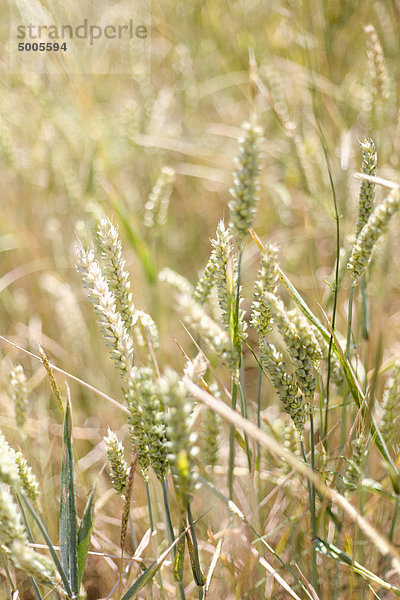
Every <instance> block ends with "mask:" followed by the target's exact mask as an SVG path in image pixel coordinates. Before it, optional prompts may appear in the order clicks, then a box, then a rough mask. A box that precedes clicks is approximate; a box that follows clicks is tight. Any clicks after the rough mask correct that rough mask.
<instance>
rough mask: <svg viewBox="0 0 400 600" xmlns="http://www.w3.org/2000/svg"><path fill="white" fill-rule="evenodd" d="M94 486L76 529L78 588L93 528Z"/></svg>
mask: <svg viewBox="0 0 400 600" xmlns="http://www.w3.org/2000/svg"><path fill="white" fill-rule="evenodd" d="M95 490H96V487H94V488H93V489H92V491H91V492H90V496H89V498H88V501H87V503H86V506H85V510H84V511H83V515H82V521H81V524H80V527H79V530H78V550H77V559H78V589H79V588H80V586H81V583H82V577H83V572H84V569H85V564H86V559H87V554H88V550H89V544H90V536H91V534H92V529H93V508H94V494H95Z"/></svg>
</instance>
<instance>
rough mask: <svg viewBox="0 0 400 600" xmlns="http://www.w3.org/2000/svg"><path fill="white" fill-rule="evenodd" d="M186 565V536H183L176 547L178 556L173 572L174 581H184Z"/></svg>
mask: <svg viewBox="0 0 400 600" xmlns="http://www.w3.org/2000/svg"><path fill="white" fill-rule="evenodd" d="M184 564H185V536H182V537H181V539H180V540H179V542H178V543H177V546H176V556H175V561H174V568H173V570H172V579H173V580H174V581H177V582H179V581H183V567H184Z"/></svg>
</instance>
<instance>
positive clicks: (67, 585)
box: [19, 492, 73, 596]
mask: <svg viewBox="0 0 400 600" xmlns="http://www.w3.org/2000/svg"><path fill="white" fill-rule="evenodd" d="M19 494H20V496H21V498H22V499H23V501H24V503H25V505H26V507H27V509H28V510H29V512H30V513H31V515H32V517H33V519H34V520H35V521H36V524H37V526H38V527H39V529H40V532H41V534H42V536H43V538H44V540H45V542H46V544H47V547H48V549H49V551H50V554H51V558H52V559H53V562H54V565H55V567H56V569H57V571H58V572H59V574H60V577H61V581H62V583H63V586H64V589H65V591H66V593H67V595H68V596H72V595H73V594H72V590H71V586H70V583H69V579H68V575H67V573H66V572H65V571H64V569H63V566H62V564H61V562H60V559H59V558H58V554H57V552H56V550H55V548H54V546H53V543H52V541H51V539H50V536H49V534H48V532H47V529H46V526H45V525H44V523H43V521H42V520H41V518H40V517H39V515H38V514H37V512H36V511H35V509H34V508H33V506H32V504H31V502H30V500H29V499H28V498H27V497H26V496H25V494H24V493H23V492H19Z"/></svg>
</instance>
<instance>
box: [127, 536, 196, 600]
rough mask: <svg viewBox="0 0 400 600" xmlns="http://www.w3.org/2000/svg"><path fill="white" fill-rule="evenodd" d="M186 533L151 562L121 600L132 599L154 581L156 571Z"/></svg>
mask: <svg viewBox="0 0 400 600" xmlns="http://www.w3.org/2000/svg"><path fill="white" fill-rule="evenodd" d="M186 531H187V529H185V530H184V531H182V533H181V534H180V536H179V537H178V538H177V539H176V540H175V541H174V543H173V544H171V546H169V548H167V549H166V550H165V551H164V552H163V553H162V554H161V556H160V557H159V558H158V559H157V560H155V561H154V562H152V563H151V565H150V566H149V567H147V569H146V570H145V571H144V572H143V573H142V574H141V575H140V577H138V578H137V579H136V581H135V583H134V584H133V585H132V586H131V587H130V588H129V590H128V591H127V592H126V594H124V595H123V596H122V600H130V598H133V597H134V595H135V594H136V593H137V592H138V591H139V590H141V589H142V588H143V587H144V586H145V585H147V584H148V583H150V581H152V579H154V577H155V576H156V575H157V572H158V570H159V569H160V568H161V566H162V564H163V562H164V561H165V559H166V558H167V556H168V554H169V553H170V552H171V550H172V548H174V547H175V544H177V543H179V541H180V540H181V539H182V537H184V535H185V533H186Z"/></svg>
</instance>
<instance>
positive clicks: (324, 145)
mask: <svg viewBox="0 0 400 600" xmlns="http://www.w3.org/2000/svg"><path fill="white" fill-rule="evenodd" d="M307 57H308V60H309V62H310V65H309V67H310V74H311V83H312V85H311V95H312V106H313V113H314V118H315V121H316V124H317V127H318V131H319V137H320V141H321V146H322V150H323V153H324V158H325V163H326V168H327V171H328V177H329V185H330V188H331V193H332V200H333V207H334V211H335V237H336V266H335V287H334V294H333V308H332V332H331V335H330V338H329V352H328V373H327V379H326V404H325V423H324V433H323V437H324V438H325V440H327V435H328V420H329V399H330V397H329V388H330V385H329V384H330V380H331V370H332V369H331V354H332V346H333V334H334V331H335V325H336V313H337V304H338V294H339V262H340V215H339V206H338V202H337V197H336V189H335V183H334V180H333V174H332V169H331V164H330V160H329V152H328V144H327V141H326V138H325V135H324V132H323V130H322V125H321V122H320V119H319V114H318V106H317V93H316V87H315V82H314V70H313V68H312V64H311V54H310V52H309V49H308V47H307Z"/></svg>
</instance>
